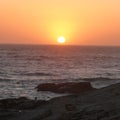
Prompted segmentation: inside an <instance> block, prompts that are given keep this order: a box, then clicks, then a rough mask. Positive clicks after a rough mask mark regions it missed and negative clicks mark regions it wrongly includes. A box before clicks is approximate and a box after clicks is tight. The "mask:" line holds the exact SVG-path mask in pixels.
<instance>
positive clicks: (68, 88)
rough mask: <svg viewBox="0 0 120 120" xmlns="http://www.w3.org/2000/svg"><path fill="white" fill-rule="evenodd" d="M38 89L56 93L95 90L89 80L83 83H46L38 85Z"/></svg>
mask: <svg viewBox="0 0 120 120" xmlns="http://www.w3.org/2000/svg"><path fill="white" fill-rule="evenodd" d="M36 89H37V91H51V92H55V93H81V92H85V91H90V90H94V88H92V86H91V84H90V83H89V82H81V83H57V84H55V83H45V84H39V85H38V86H37V87H36Z"/></svg>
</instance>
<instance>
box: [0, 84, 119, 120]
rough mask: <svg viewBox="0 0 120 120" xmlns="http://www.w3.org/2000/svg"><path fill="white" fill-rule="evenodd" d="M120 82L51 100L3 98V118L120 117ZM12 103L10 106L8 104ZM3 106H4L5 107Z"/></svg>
mask: <svg viewBox="0 0 120 120" xmlns="http://www.w3.org/2000/svg"><path fill="white" fill-rule="evenodd" d="M119 100H120V84H119V83H118V84H114V85H111V86H108V87H105V88H101V89H98V90H94V91H87V92H85V93H82V94H76V95H69V96H64V97H58V98H53V99H51V100H49V101H41V100H30V99H27V98H25V97H22V98H16V99H6V100H4V102H3V100H0V119H1V120H80V119H81V120H119V119H120V115H119V113H120V102H119ZM5 104H7V105H8V104H9V105H10V106H5ZM1 106H2V107H1Z"/></svg>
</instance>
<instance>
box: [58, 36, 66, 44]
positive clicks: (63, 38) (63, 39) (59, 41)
mask: <svg viewBox="0 0 120 120" xmlns="http://www.w3.org/2000/svg"><path fill="white" fill-rule="evenodd" d="M57 41H58V43H61V44H62V43H65V42H66V39H65V37H59V38H58V39H57Z"/></svg>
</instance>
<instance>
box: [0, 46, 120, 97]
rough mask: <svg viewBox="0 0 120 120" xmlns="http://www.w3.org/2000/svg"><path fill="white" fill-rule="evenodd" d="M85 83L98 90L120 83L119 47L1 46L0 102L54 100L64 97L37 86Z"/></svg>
mask: <svg viewBox="0 0 120 120" xmlns="http://www.w3.org/2000/svg"><path fill="white" fill-rule="evenodd" d="M84 81H88V82H90V83H91V85H92V86H93V87H94V88H97V89H99V88H102V87H106V86H109V85H111V84H115V83H120V47H100V46H62V45H60V46H56V45H0V99H5V98H15V97H21V96H26V97H28V98H31V99H34V98H35V97H38V99H51V98H53V97H57V96H61V95H65V94H56V93H52V92H49V91H48V92H37V91H36V89H35V87H36V86H37V85H39V84H41V83H64V82H84Z"/></svg>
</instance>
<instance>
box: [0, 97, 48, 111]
mask: <svg viewBox="0 0 120 120" xmlns="http://www.w3.org/2000/svg"><path fill="white" fill-rule="evenodd" d="M44 103H46V101H44V100H37V101H36V100H30V99H28V98H26V97H20V98H11V99H3V100H0V108H1V109H21V110H22V109H33V108H36V107H39V106H40V105H42V104H44Z"/></svg>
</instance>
